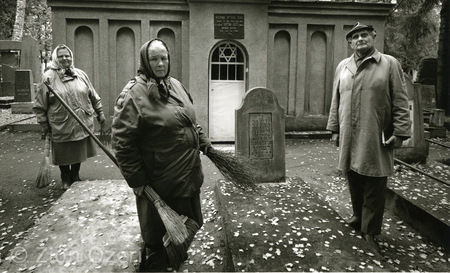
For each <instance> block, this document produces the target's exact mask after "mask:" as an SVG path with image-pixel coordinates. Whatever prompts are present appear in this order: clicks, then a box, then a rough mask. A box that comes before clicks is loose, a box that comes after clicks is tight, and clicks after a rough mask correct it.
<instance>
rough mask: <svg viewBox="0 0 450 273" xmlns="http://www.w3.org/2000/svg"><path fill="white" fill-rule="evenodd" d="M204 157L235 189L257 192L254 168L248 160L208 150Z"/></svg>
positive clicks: (212, 149)
mask: <svg viewBox="0 0 450 273" xmlns="http://www.w3.org/2000/svg"><path fill="white" fill-rule="evenodd" d="M206 156H207V157H208V158H209V159H210V160H211V161H212V162H213V163H214V165H216V167H217V169H218V170H219V171H220V173H222V175H223V176H224V177H225V178H226V179H227V180H229V181H231V182H232V183H233V184H234V185H235V186H236V187H238V188H240V189H243V190H249V189H251V190H254V191H256V190H257V183H258V179H257V176H256V168H255V167H254V166H253V164H252V162H251V161H250V160H249V159H248V158H244V157H240V156H234V155H233V154H232V153H229V152H224V151H220V150H216V149H214V148H210V149H209V150H208V153H207V154H206Z"/></svg>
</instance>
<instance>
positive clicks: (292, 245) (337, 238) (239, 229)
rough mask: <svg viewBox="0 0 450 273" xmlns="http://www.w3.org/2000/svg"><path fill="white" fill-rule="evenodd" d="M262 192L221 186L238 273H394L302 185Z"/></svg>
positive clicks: (267, 188) (282, 185) (218, 189)
mask: <svg viewBox="0 0 450 273" xmlns="http://www.w3.org/2000/svg"><path fill="white" fill-rule="evenodd" d="M260 188H261V192H260V194H255V193H251V192H242V191H240V190H238V189H237V188H235V187H234V186H232V185H231V183H226V182H218V183H217V184H216V196H217V198H218V203H219V206H220V213H221V215H222V217H223V226H224V229H225V233H226V237H227V241H228V247H229V250H230V253H232V260H233V264H234V269H235V271H252V272H255V271H256V272H261V271H265V272H280V271H294V272H298V271H309V272H317V271H319V272H324V271H331V272H336V271H339V272H341V271H344V270H345V271H375V272H379V271H394V267H392V266H391V265H390V264H388V263H385V262H383V261H382V257H381V256H380V255H378V254H375V253H374V252H373V251H372V250H371V249H370V248H369V247H368V245H367V243H366V242H365V241H364V239H362V237H361V236H359V235H357V234H356V233H355V231H353V230H352V229H351V228H350V227H349V226H348V225H347V224H346V223H345V221H344V220H343V219H342V218H341V217H340V216H339V214H337V213H336V212H335V211H334V210H333V209H332V208H331V207H330V206H329V204H328V203H327V202H325V201H324V200H321V199H320V198H319V196H318V194H317V193H316V192H314V190H313V189H312V188H311V187H310V186H309V185H308V184H307V183H305V182H304V181H303V180H302V179H300V178H293V179H288V181H287V182H286V183H271V184H263V185H261V186H260Z"/></svg>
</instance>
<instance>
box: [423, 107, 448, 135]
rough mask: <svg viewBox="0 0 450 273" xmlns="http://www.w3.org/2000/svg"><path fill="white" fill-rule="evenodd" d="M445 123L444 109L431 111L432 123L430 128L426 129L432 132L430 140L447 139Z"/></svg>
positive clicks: (430, 122)
mask: <svg viewBox="0 0 450 273" xmlns="http://www.w3.org/2000/svg"><path fill="white" fill-rule="evenodd" d="M444 122H445V110H444V109H431V111H430V121H429V123H428V127H427V128H425V130H427V131H428V132H430V138H434V137H440V138H445V137H447V128H445V127H444Z"/></svg>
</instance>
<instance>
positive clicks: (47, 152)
mask: <svg viewBox="0 0 450 273" xmlns="http://www.w3.org/2000/svg"><path fill="white" fill-rule="evenodd" d="M44 156H45V157H49V156H50V136H49V135H48V134H47V135H46V136H45V146H44Z"/></svg>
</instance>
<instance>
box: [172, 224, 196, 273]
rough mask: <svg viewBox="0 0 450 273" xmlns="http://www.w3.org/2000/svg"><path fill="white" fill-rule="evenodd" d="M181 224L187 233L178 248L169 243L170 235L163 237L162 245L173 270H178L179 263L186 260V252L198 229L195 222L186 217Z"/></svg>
mask: <svg viewBox="0 0 450 273" xmlns="http://www.w3.org/2000/svg"><path fill="white" fill-rule="evenodd" d="M183 222H184V224H185V226H186V228H187V230H188V232H189V236H188V238H187V239H186V240H185V242H184V243H183V244H181V245H179V246H176V245H174V244H173V243H172V242H171V238H170V235H169V234H168V233H166V234H165V235H164V237H163V244H164V247H165V248H166V253H167V257H168V259H169V264H170V265H171V266H172V267H173V268H174V269H175V270H178V268H179V267H180V265H181V263H182V262H184V261H185V260H186V259H187V251H188V249H189V247H190V246H191V244H192V241H193V240H194V237H195V234H197V231H198V230H199V229H200V227H199V225H198V224H197V222H195V221H194V220H192V219H191V218H188V217H187V216H184V217H183Z"/></svg>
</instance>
